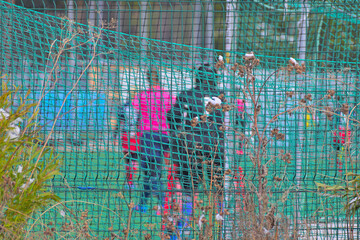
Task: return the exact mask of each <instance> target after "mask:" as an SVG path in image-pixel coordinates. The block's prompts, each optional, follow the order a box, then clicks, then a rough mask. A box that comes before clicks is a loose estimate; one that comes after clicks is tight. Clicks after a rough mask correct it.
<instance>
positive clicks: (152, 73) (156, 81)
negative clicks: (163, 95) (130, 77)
mask: <svg viewBox="0 0 360 240" xmlns="http://www.w3.org/2000/svg"><path fill="white" fill-rule="evenodd" d="M146 75H147V81H148V82H149V84H150V86H158V85H160V78H159V73H158V70H157V69H155V68H151V69H150V70H148V72H147V73H146Z"/></svg>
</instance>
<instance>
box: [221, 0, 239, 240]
mask: <svg viewBox="0 0 360 240" xmlns="http://www.w3.org/2000/svg"><path fill="white" fill-rule="evenodd" d="M235 4H236V3H234V1H233V0H227V1H226V37H225V41H226V45H225V51H226V54H225V55H226V59H225V61H226V62H227V63H229V62H230V52H233V49H234V45H236V40H234V36H235V35H236V34H234V33H235V31H236V27H235V25H236V17H235V12H236V5H235ZM231 57H232V61H236V59H235V56H231ZM224 80H225V81H227V82H226V83H225V88H226V96H227V98H228V99H229V100H228V101H229V103H230V104H231V105H232V104H233V103H234V99H233V97H234V96H232V92H231V90H230V89H235V86H234V83H235V81H234V79H233V77H231V76H225V79H224ZM230 81H231V82H230ZM231 83H232V84H233V86H231ZM225 125H226V126H231V119H230V114H229V112H226V113H225ZM225 136H226V140H225V141H226V142H225V151H226V152H225V166H224V167H225V170H227V169H230V162H231V161H234V151H233V148H234V147H233V146H234V141H235V138H234V134H233V132H232V131H229V130H228V129H227V128H226V132H225ZM229 181H230V179H229V176H225V186H224V188H225V189H224V195H225V204H226V205H224V206H226V207H227V208H230V204H229V200H231V199H230V198H229V194H230V191H229V189H230V182H229ZM227 222H228V223H229V217H227V216H225V218H224V223H227ZM229 225H231V223H229ZM223 233H224V234H223V235H224V236H225V239H230V238H231V232H228V231H226V225H225V224H224V226H223Z"/></svg>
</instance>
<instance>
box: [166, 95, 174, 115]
mask: <svg viewBox="0 0 360 240" xmlns="http://www.w3.org/2000/svg"><path fill="white" fill-rule="evenodd" d="M167 94H168V97H167V98H168V100H167V101H166V111H169V110H170V109H171V107H172V105H173V104H175V102H176V96H173V95H171V94H170V93H169V92H168V93H167Z"/></svg>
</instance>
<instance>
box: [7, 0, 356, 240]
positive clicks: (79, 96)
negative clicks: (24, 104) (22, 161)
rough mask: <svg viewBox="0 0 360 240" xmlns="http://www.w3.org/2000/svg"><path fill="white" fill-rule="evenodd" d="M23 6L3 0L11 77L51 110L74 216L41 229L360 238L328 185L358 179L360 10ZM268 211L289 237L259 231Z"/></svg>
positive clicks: (52, 134) (332, 6) (47, 123)
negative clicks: (323, 189)
mask: <svg viewBox="0 0 360 240" xmlns="http://www.w3.org/2000/svg"><path fill="white" fill-rule="evenodd" d="M14 3H16V5H14V4H10V3H8V2H6V1H1V2H0V8H1V11H0V19H1V25H0V27H1V33H2V34H1V36H0V44H1V50H0V51H1V56H2V57H1V59H0V68H1V75H4V76H5V77H4V78H2V81H8V84H12V85H14V86H20V87H21V89H22V90H23V93H24V95H25V93H26V91H28V90H29V89H30V90H31V95H30V96H31V98H32V99H34V100H36V101H39V100H40V99H41V101H40V115H39V124H40V125H41V126H43V128H42V130H41V132H40V135H39V137H40V139H42V140H44V141H45V140H46V139H48V140H49V141H48V144H50V145H51V146H53V147H54V149H55V150H56V152H57V153H59V154H60V155H61V156H62V158H63V162H62V165H61V173H62V176H61V177H56V178H54V179H53V180H52V181H51V183H50V185H51V188H52V189H53V190H54V191H55V192H56V193H57V194H58V195H59V196H60V197H61V198H62V200H63V205H57V206H56V207H54V208H51V209H49V210H48V211H46V212H44V213H43V214H42V215H36V216H35V217H34V219H35V221H33V222H34V227H33V228H32V229H29V230H30V231H31V232H33V233H34V234H35V233H36V232H39V231H41V230H42V229H41V227H39V226H40V225H37V224H36V223H37V221H42V222H46V221H50V220H51V221H52V222H53V223H54V225H55V226H56V228H57V231H56V237H57V238H61V237H64V238H71V237H74V236H75V235H76V233H75V231H73V230H71V229H70V230H69V229H66V226H68V225H65V224H66V223H70V222H73V221H74V219H77V217H74V216H80V215H81V217H82V219H81V221H80V222H81V223H80V224H84V222H87V225H88V226H89V229H90V230H89V234H90V235H91V236H93V237H95V236H98V237H100V238H106V237H108V238H109V237H119V238H123V239H125V238H127V239H158V238H159V239H160V238H169V239H170V238H171V239H186V238H188V239H193V238H196V239H201V238H203V239H209V238H211V239H245V238H246V237H248V236H250V235H249V231H253V232H257V233H259V234H265V235H264V236H272V237H274V236H278V238H280V239H286V238H288V239H294V238H299V239H320V238H324V239H328V238H331V239H347V238H350V233H349V232H351V231H352V233H353V234H355V235H356V236H358V220H357V219H358V218H357V215H356V216H355V217H354V218H353V220H351V224H352V228H351V229H350V228H349V224H350V221H349V218H347V216H346V214H345V212H344V210H343V203H344V201H343V200H342V199H341V198H338V197H328V196H324V195H323V194H320V193H319V192H318V189H317V185H316V182H320V183H327V184H334V183H341V182H342V181H343V180H344V179H345V173H346V172H355V173H356V172H357V169H358V161H357V160H358V159H359V154H360V153H359V147H360V145H359V131H358V129H359V122H358V119H359V118H358V114H359V106H358V104H359V103H360V101H359V100H360V93H359V88H360V81H359V65H358V61H359V49H358V41H359V31H358V27H359V17H358V16H359V10H358V8H357V7H356V5H354V4H348V3H347V2H346V1H334V2H333V1H309V2H307V1H260V0H258V1H169V2H166V3H165V2H157V1H143V2H140V1H126V2H124V1H71V0H69V1H52V2H51V4H50V2H47V1H15V2H14ZM250 51H253V52H254V54H255V56H256V58H257V59H259V60H260V64H259V66H257V67H256V68H254V69H253V71H251V74H250V75H249V74H248V72H246V69H245V67H246V66H248V67H249V65H246V64H249V62H247V61H252V60H253V59H252V56H251V54H249V53H248V52H250ZM246 53H248V55H246ZM219 56H221V57H223V58H224V60H223V62H221V61H219ZM243 56H247V58H246V57H245V58H243ZM221 57H220V60H221ZM290 57H293V58H296V59H297V61H298V62H299V63H300V64H299V65H296V64H291V63H288V61H289V59H290ZM247 59H248V60H247ZM249 59H250V60H249ZM235 62H237V63H239V65H241V67H239V65H237V66H235V65H234V63H235ZM293 63H294V62H293ZM301 63H304V65H305V66H306V71H304V69H302V68H301ZM223 64H224V65H223ZM242 66H245V67H244V68H243V67H242ZM230 68H234V69H235V70H236V71H233V70H231V69H230ZM251 68H252V66H251ZM294 68H295V69H294ZM298 68H299V69H298ZM227 69H228V70H227ZM295 70H296V71H298V72H296V71H295ZM242 71H245V73H244V74H242ZM235 73H236V74H235ZM252 75H253V76H254V77H255V80H251V76H252ZM249 76H250V78H249ZM259 106H260V107H259ZM346 106H347V108H346ZM15 107H16V101H15V103H14V108H15ZM328 109H332V111H333V113H332V115H331V114H329V112H328ZM282 112H285V113H284V114H281V113H282ZM350 112H351V113H350ZM276 115H278V116H277V117H276V118H275V119H274V116H276ZM346 121H347V122H346ZM258 130H261V131H263V130H264V135H263V137H266V140H264V138H260V137H259V135H257V131H258ZM279 133H280V135H279ZM264 141H266V144H264ZM257 149H261V154H260V155H261V157H260V158H259V159H260V160H259V161H260V163H261V166H265V167H260V168H259V165H258V164H257V162H256V161H255V160H254V159H256V157H257V156H256V153H258V152H257ZM229 170H231V171H229ZM264 182H266V183H264ZM259 189H263V190H259ZM265 190H266V194H265V195H261V194H259V191H265ZM259 198H261V199H260V200H259ZM259 201H262V204H263V205H264V206H267V207H266V210H261V209H260V213H262V214H263V215H264V216H265V215H266V216H269V215H271V212H272V209H273V208H272V206H273V207H274V209H276V210H274V211H275V214H274V216H275V219H276V221H275V222H276V224H275V225H276V226H275V227H274V226H268V225H266V226H265V225H264V226H265V227H264V229H260V230H259V229H255V227H254V226H260V225H259V223H258V222H259V221H261V219H260V217H259V218H257V219H256V217H254V216H255V215H254V214H253V213H252V211H253V212H255V213H256V214H258V216H260V215H261V214H259V208H257V207H256V206H257V205H256V203H257V202H259ZM132 203H134V205H133V204H132ZM263 205H262V206H263ZM59 206H61V207H59ZM129 206H130V207H129ZM252 206H255V207H253V208H252ZM251 209H253V210H251ZM251 217H254V219H255V220H254V219H252V220H251V221H254V222H253V223H252V224H250V222H251V221H250V220H249V218H251ZM37 218H39V219H38V220H36V219H37ZM83 219H85V220H83ZM77 220H78V219H77ZM264 221H265V220H264ZM255 222H257V223H255ZM270 225H271V224H270ZM64 226H65V227H64ZM264 236H262V237H264Z"/></svg>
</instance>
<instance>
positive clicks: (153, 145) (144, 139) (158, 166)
mask: <svg viewBox="0 0 360 240" xmlns="http://www.w3.org/2000/svg"><path fill="white" fill-rule="evenodd" d="M140 144H141V168H142V171H143V174H144V177H143V181H144V192H143V193H142V198H141V204H146V202H147V199H148V198H149V197H150V196H151V194H152V193H156V195H157V196H158V198H159V200H160V201H162V200H163V193H162V188H161V172H162V169H163V166H164V152H165V151H168V150H169V139H168V136H167V135H166V134H163V133H161V132H155V131H152V132H150V131H144V132H143V133H142V136H141V138H140Z"/></svg>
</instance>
